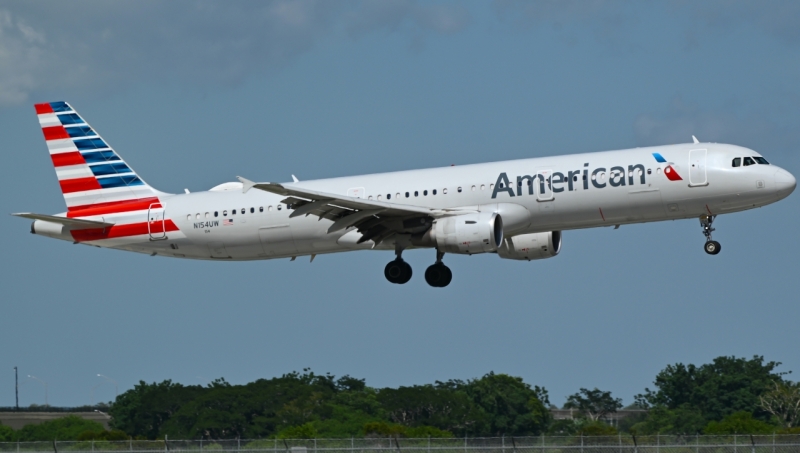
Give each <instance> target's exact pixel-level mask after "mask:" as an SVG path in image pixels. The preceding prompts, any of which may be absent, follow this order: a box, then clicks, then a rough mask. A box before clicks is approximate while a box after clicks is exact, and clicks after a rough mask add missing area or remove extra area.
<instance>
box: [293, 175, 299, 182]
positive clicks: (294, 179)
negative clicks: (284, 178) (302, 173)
mask: <svg viewBox="0 0 800 453" xmlns="http://www.w3.org/2000/svg"><path fill="white" fill-rule="evenodd" d="M292 181H294V182H300V180H299V179H297V176H295V175H292Z"/></svg>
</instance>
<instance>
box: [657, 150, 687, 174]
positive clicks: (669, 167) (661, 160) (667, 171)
mask: <svg viewBox="0 0 800 453" xmlns="http://www.w3.org/2000/svg"><path fill="white" fill-rule="evenodd" d="M653 157H655V159H656V162H658V163H662V164H667V166H666V167H665V168H664V174H665V175H667V179H669V180H670V181H683V178H681V175H679V174H678V172H677V171H675V168H673V167H672V165H671V164H669V163H667V159H664V156H662V155H661V154H659V153H653Z"/></svg>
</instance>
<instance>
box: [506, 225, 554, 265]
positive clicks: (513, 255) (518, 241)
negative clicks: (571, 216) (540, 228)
mask: <svg viewBox="0 0 800 453" xmlns="http://www.w3.org/2000/svg"><path fill="white" fill-rule="evenodd" d="M560 251H561V232H560V231H549V232H547V233H532V234H520V235H519V236H514V237H510V238H506V239H505V240H504V241H503V243H502V245H501V246H500V247H498V249H497V254H498V255H500V258H503V259H507V260H528V261H530V260H541V259H544V258H552V257H554V256H556V255H558V253H559V252H560Z"/></svg>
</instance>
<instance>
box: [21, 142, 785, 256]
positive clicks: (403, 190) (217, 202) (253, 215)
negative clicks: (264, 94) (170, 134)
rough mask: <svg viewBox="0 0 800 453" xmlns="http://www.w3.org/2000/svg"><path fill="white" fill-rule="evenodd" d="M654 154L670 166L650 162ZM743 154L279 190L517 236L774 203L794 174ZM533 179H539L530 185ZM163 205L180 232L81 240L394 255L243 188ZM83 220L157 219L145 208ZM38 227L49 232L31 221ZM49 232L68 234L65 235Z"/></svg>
mask: <svg viewBox="0 0 800 453" xmlns="http://www.w3.org/2000/svg"><path fill="white" fill-rule="evenodd" d="M701 150H705V151H701ZM654 153H657V154H658V155H659V156H663V158H664V160H666V162H658V159H657V158H656V157H655V156H654ZM747 156H760V154H758V153H756V152H754V151H752V150H750V149H747V148H742V147H739V146H733V145H724V144H711V143H701V144H679V145H669V146H660V147H651V148H636V149H628V150H620V151H607V152H598V153H587V154H574V155H563V156H552V157H542V158H533V159H521V160H512V161H504V162H492V163H483V164H473V165H464V166H451V167H444V168H430V169H423V170H410V171H402V172H393V173H381V174H371V175H362V176H352V177H343V178H332V179H321V180H314V181H301V182H296V183H287V184H284V186H286V187H301V188H304V189H310V190H317V191H320V192H327V193H334V194H342V195H350V196H354V197H359V198H362V199H365V200H382V201H387V202H391V203H395V204H401V205H410V206H417V207H428V208H436V209H444V208H458V207H472V208H474V209H477V210H482V209H489V210H490V209H494V207H495V206H497V204H498V203H511V204H517V205H520V206H522V207H524V208H525V209H526V210H527V213H528V216H529V219H528V221H526V222H523V224H522V227H519V228H518V229H517V230H516V231H507V232H506V235H507V236H514V235H519V234H526V233H536V232H545V231H560V230H570V229H578V228H593V227H603V226H614V225H619V224H629V223H641V222H655V221H662V220H673V219H684V218H698V217H701V216H704V215H717V214H725V213H729V212H736V211H742V210H746V209H751V208H755V207H759V206H764V205H766V204H770V203H773V202H775V201H778V200H780V199H782V198H784V197H786V196H788V195H789V194H790V193H791V192H792V191H793V189H794V187H795V180H794V178H793V177H792V175H791V174H789V173H788V172H787V171H785V170H783V169H781V168H779V167H777V166H775V165H764V164H757V165H750V166H739V167H733V166H732V160H733V159H734V158H737V157H739V158H744V157H747ZM614 167H618V168H614ZM620 170H621V171H620ZM666 171H674V172H677V174H678V175H679V177H680V179H678V180H670V178H669V177H668V176H669V175H667V173H665V172H666ZM615 173H617V174H615ZM620 173H621V174H620ZM537 174H541V175H543V176H544V177H542V178H541V179H539V178H536V175H537ZM567 179H571V181H568V180H567ZM159 198H160V200H161V204H162V205H163V211H162V212H161V213H159V214H158V215H163V217H159V216H158V215H157V216H156V217H155V221H172V222H173V223H174V225H175V226H176V227H177V230H173V231H167V232H166V233H156V234H149V235H134V236H126V237H119V238H109V239H102V240H97V241H92V240H88V241H81V242H84V243H87V244H92V245H99V246H103V247H112V248H117V249H123V250H129V251H136V252H144V253H150V254H158V255H162V256H173V257H180V258H194V259H224V260H256V259H270V258H285V257H295V256H301V255H313V254H322V253H333V252H343V251H350V250H357V249H370V248H378V249H393V248H394V246H393V245H392V244H391V243H388V242H384V243H381V244H379V245H378V246H377V247H375V246H374V244H373V242H372V241H367V242H364V243H362V244H356V241H357V240H358V238H359V237H360V235H359V234H357V232H356V231H354V230H353V229H352V228H350V229H346V230H342V231H337V232H334V233H328V228H329V227H330V226H331V224H332V221H331V220H328V219H319V218H318V217H316V216H313V215H310V216H298V217H295V218H289V215H290V214H291V213H292V210H291V209H289V208H287V206H286V205H285V204H283V203H282V202H281V200H283V199H285V198H286V197H284V196H281V195H276V194H272V193H268V192H264V191H261V190H249V191H247V192H246V193H243V190H242V185H241V183H228V184H224V185H222V186H221V187H219V188H215V189H212V190H211V191H208V192H196V193H187V194H178V195H167V194H164V195H162V196H160V197H159ZM234 212H235V214H234ZM145 215H146V216H147V217H144V216H145ZM137 216H138V217H137ZM87 218H88V219H96V220H103V219H105V220H106V221H108V220H109V219H113V220H114V221H115V222H131V221H138V222H141V221H153V219H154V217H153V214H152V213H151V212H149V211H137V212H131V213H125V214H119V215H117V216H111V217H109V216H105V217H96V218H95V217H87ZM37 222H40V221H38V220H37ZM40 225H42V224H40ZM34 229H35V230H37V232H40V231H46V230H47V229H46V228H37V226H36V224H34ZM40 234H47V233H40ZM52 236H54V237H60V238H62V239H71V238H70V237H69V236H68V235H67V234H66V233H61V234H53V235H52Z"/></svg>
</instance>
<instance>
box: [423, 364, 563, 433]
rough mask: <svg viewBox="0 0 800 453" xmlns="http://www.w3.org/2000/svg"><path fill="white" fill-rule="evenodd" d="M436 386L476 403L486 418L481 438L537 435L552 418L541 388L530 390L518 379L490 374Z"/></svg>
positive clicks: (548, 402)
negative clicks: (462, 393) (487, 436)
mask: <svg viewBox="0 0 800 453" xmlns="http://www.w3.org/2000/svg"><path fill="white" fill-rule="evenodd" d="M437 387H439V388H448V389H453V390H456V391H463V392H464V393H466V394H467V395H468V396H469V397H470V398H471V399H472V401H474V402H475V404H477V405H478V406H479V407H480V408H481V409H482V410H483V412H484V413H486V415H487V417H488V419H487V421H488V425H487V429H486V430H485V431H472V433H473V434H481V435H496V436H501V435H508V436H521V435H539V434H541V433H543V432H545V431H546V429H547V426H548V425H549V424H550V421H551V419H552V416H551V414H550V411H549V410H548V409H547V407H548V406H549V405H550V399H549V397H548V394H547V390H545V389H544V388H543V387H538V386H535V387H531V386H530V385H529V384H527V383H525V382H523V381H522V378H519V377H514V376H509V375H507V374H495V373H494V372H490V373H488V374H486V375H484V376H483V377H481V378H480V379H471V380H469V381H467V382H463V381H459V380H452V381H448V382H437Z"/></svg>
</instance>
